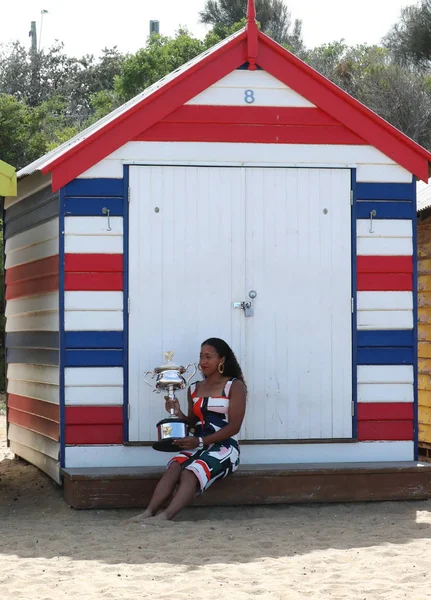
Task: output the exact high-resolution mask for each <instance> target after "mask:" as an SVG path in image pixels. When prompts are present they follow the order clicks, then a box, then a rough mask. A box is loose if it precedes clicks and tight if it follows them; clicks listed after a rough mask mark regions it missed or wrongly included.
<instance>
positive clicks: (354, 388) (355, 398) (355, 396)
mask: <svg viewBox="0 0 431 600" xmlns="http://www.w3.org/2000/svg"><path fill="white" fill-rule="evenodd" d="M350 180H351V190H352V196H353V202H352V208H351V223H350V229H351V240H352V242H351V243H352V247H351V254H352V298H353V304H354V310H353V312H352V402H353V415H352V438H353V439H357V437H358V410H357V405H358V352H357V347H358V311H357V306H358V302H357V291H356V290H357V281H356V279H357V272H356V271H357V269H356V263H357V256H356V219H357V216H356V211H357V206H358V203H357V201H356V198H357V195H356V188H357V183H356V169H352V170H351V176H350Z"/></svg>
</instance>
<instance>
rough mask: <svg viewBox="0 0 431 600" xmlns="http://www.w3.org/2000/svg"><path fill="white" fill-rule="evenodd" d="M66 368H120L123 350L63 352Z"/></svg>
mask: <svg viewBox="0 0 431 600" xmlns="http://www.w3.org/2000/svg"><path fill="white" fill-rule="evenodd" d="M65 366H66V367H122V366H123V350H65Z"/></svg>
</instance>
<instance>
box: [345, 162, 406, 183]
mask: <svg viewBox="0 0 431 600" xmlns="http://www.w3.org/2000/svg"><path fill="white" fill-rule="evenodd" d="M356 181H357V182H358V183H367V182H373V183H374V182H375V183H411V182H412V174H411V173H410V171H406V169H403V167H400V166H399V165H359V166H358V168H357V170H356Z"/></svg>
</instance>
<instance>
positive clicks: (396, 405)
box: [358, 402, 413, 421]
mask: <svg viewBox="0 0 431 600" xmlns="http://www.w3.org/2000/svg"><path fill="white" fill-rule="evenodd" d="M358 420H359V421H412V420H413V403H412V402H359V403H358Z"/></svg>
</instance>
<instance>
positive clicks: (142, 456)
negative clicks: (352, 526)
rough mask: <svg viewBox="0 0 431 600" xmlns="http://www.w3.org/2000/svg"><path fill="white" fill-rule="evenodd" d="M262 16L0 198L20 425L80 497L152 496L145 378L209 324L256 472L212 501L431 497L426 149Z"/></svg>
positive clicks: (193, 354) (21, 438)
mask: <svg viewBox="0 0 431 600" xmlns="http://www.w3.org/2000/svg"><path fill="white" fill-rule="evenodd" d="M254 17H255V12H254V6H253V2H252V1H251V0H250V2H249V18H248V24H247V27H246V28H245V29H243V30H241V31H239V32H238V33H235V34H234V35H232V36H231V37H229V38H228V39H226V40H225V41H223V42H221V43H220V44H218V45H217V46H215V47H214V48H212V49H211V50H209V51H208V52H206V53H204V54H203V55H201V56H200V57H198V58H197V59H194V60H192V61H191V62H189V63H188V64H186V65H185V66H183V67H182V68H180V69H178V70H177V71H175V72H174V73H172V74H171V75H169V76H168V77H166V78H164V79H162V80H161V81H160V82H158V83H156V84H155V85H153V86H151V87H150V88H148V89H147V90H145V91H144V92H143V93H142V94H140V95H139V96H137V97H136V98H134V99H133V100H131V101H130V102H128V103H127V104H125V105H124V106H122V107H120V108H119V109H117V110H116V111H114V112H113V113H111V114H110V115H109V116H107V117H106V118H104V119H102V120H101V121H99V122H98V123H96V124H95V125H93V126H92V127H90V128H89V129H87V130H86V131H84V132H83V133H81V134H79V135H78V136H76V137H75V138H74V139H72V140H71V141H69V142H67V143H66V144H64V145H63V146H61V147H59V148H57V149H56V150H54V151H53V152H51V153H50V154H48V155H46V156H44V157H43V158H41V159H40V160H38V161H36V162H35V163H33V164H31V165H30V166H28V167H26V168H24V169H22V170H21V171H20V172H19V178H20V184H19V190H18V197H17V198H16V199H11V198H8V199H7V200H6V205H5V206H6V267H7V299H8V303H7V348H8V363H9V366H8V403H9V433H8V437H9V440H10V445H11V449H12V451H13V452H15V453H16V454H18V455H20V456H22V457H24V458H26V459H27V460H30V461H31V462H34V463H35V464H37V465H38V466H40V467H41V468H42V469H44V470H46V472H48V473H49V474H50V475H51V476H52V477H53V478H54V479H56V480H57V481H60V479H61V477H62V475H64V477H65V479H64V481H65V493H66V498H67V500H68V501H69V502H70V503H71V504H72V505H73V506H79V507H87V506H127V505H133V504H134V503H135V504H144V503H145V501H146V499H147V497H148V494H149V493H150V492H151V489H152V487H153V486H154V473H153V471H151V469H150V470H148V468H149V467H153V468H154V467H156V468H159V469H160V468H162V466H163V465H164V464H165V463H166V460H167V456H166V455H165V454H162V453H157V452H155V451H154V450H152V448H151V443H152V441H153V440H154V439H155V434H156V429H155V424H156V422H157V421H158V420H159V419H160V417H161V416H162V414H163V412H164V410H163V399H162V398H161V397H160V396H155V395H153V394H152V393H151V390H150V388H149V387H147V386H146V385H145V384H144V380H143V376H144V375H143V374H144V372H145V371H148V370H151V369H153V368H154V367H156V366H157V365H159V364H160V363H161V361H162V360H163V351H165V350H174V351H175V353H176V354H175V359H176V360H177V361H178V362H180V363H181V364H187V363H189V362H190V361H192V360H196V359H197V354H198V351H199V345H200V343H201V342H202V341H203V340H204V339H205V338H206V337H208V336H219V337H223V338H225V339H226V340H227V341H228V342H229V343H230V344H231V345H232V346H233V348H234V350H235V352H236V353H237V355H238V358H239V360H240V362H241V364H242V365H243V366H244V370H245V375H246V378H247V383H248V388H249V399H248V406H247V415H246V419H245V423H244V427H243V431H242V439H243V443H242V462H243V464H245V465H249V467H248V469H243V470H242V471H241V470H240V471H239V472H238V474H237V475H234V476H233V477H232V478H231V479H229V480H226V482H223V484H218V485H217V486H214V488H213V489H212V490H211V491H210V492H209V493H208V495H204V497H203V498H204V500H205V501H208V502H211V501H213V502H216V501H218V502H223V503H227V502H236V503H239V502H246V503H249V502H282V501H303V500H311V499H313V500H315V501H317V500H354V499H356V500H368V499H388V498H418V497H427V495H428V494H429V491H430V485H431V483H430V477H429V472H428V473H427V468H418V467H417V466H416V463H415V462H414V461H415V460H416V459H417V442H418V438H417V375H416V372H417V347H416V340H417V327H416V317H417V302H416V296H415V293H414V292H415V290H416V269H415V264H416V251H415V243H414V242H415V235H416V234H415V231H416V207H415V201H416V178H419V179H423V180H426V179H427V178H428V167H429V162H430V160H431V154H430V153H428V152H427V151H426V150H424V149H423V148H422V147H420V146H418V145H417V144H416V143H414V142H413V141H412V140H410V139H409V138H407V137H406V136H404V135H403V134H402V133H400V132H399V131H398V130H396V129H395V128H393V127H392V126H391V125H389V124H388V123H386V122H385V121H384V120H383V119H381V118H380V117H378V116H377V115H376V114H374V113H373V112H371V111H370V110H368V109H367V108H365V107H364V106H363V105H361V104H360V103H359V102H357V101H356V100H354V99H353V98H351V97H350V96H349V95H348V94H346V93H345V92H343V91H342V90H340V89H339V88H338V87H336V86H335V85H333V84H332V83H331V82H329V81H328V80H327V79H325V78H324V77H322V76H321V75H319V74H318V73H317V72H315V71H314V70H313V69H311V68H310V67H309V66H307V65H306V64H304V63H303V62H301V61H300V60H299V59H298V58H296V57H295V56H293V55H292V54H291V53H289V52H288V51H287V50H285V49H284V48H282V47H281V46H279V45H278V44H276V43H275V42H274V41H272V40H271V39H270V38H268V37H267V36H266V35H264V34H263V33H261V32H259V31H258V28H257V25H256V22H255V18H254ZM253 291H255V292H256V293H257V296H256V298H255V299H253V300H251V297H252V296H254V294H251V296H250V293H251V292H253ZM246 301H247V302H248V301H251V302H252V304H253V306H252V311H245V310H243V309H242V308H235V305H236V307H238V306H239V307H241V306H243V305H241V303H244V302H246ZM183 402H184V396H183ZM364 463H366V465H365V467H364ZM269 464H272V465H274V464H275V465H278V467H271V468H270V467H268V466H265V465H269ZM252 465H253V466H252ZM295 465H296V466H295ZM298 465H299V466H298ZM301 465H302V466H301ZM311 467H313V468H311ZM274 469H275V472H274ZM241 473H242V474H243V479H241ZM282 474H287V477H281V475H282ZM346 475H349V476H350V477H351V479H350V481H349V479H348V478H347V479H346ZM262 477H265V484H263V483H262ZM256 478H257V479H256ZM229 490H230V491H229Z"/></svg>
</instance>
